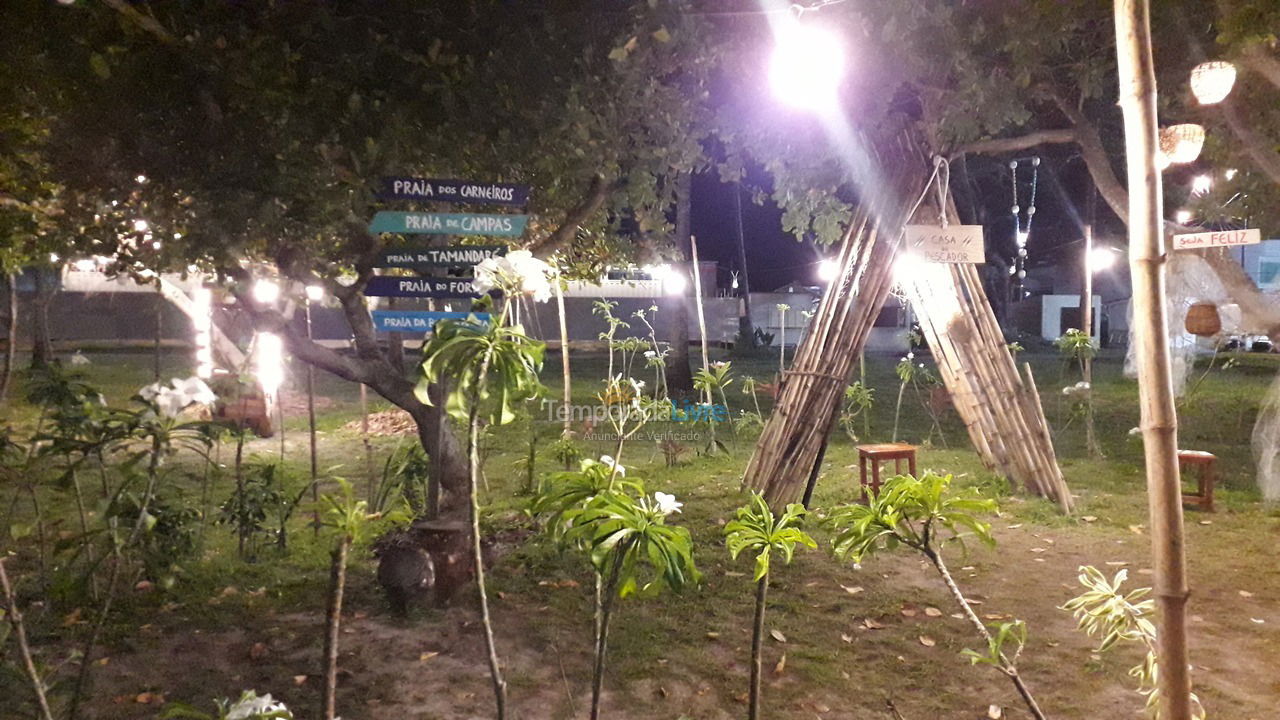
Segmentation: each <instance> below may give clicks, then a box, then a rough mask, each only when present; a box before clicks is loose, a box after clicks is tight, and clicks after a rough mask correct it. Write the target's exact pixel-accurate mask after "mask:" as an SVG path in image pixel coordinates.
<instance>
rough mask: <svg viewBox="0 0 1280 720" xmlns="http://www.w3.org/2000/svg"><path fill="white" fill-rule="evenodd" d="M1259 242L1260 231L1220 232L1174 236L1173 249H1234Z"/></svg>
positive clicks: (1260, 237) (1260, 239)
mask: <svg viewBox="0 0 1280 720" xmlns="http://www.w3.org/2000/svg"><path fill="white" fill-rule="evenodd" d="M1260 242H1262V231H1261V230H1257V229H1254V230H1220V231H1218V232H1202V233H1188V234H1186V235H1174V236H1173V249H1174V250H1196V249H1198V248H1218V247H1236V246H1237V245H1257V244H1258V243H1260Z"/></svg>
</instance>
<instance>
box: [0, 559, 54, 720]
mask: <svg viewBox="0 0 1280 720" xmlns="http://www.w3.org/2000/svg"><path fill="white" fill-rule="evenodd" d="M4 560H5V559H4V558H0V589H3V591H4V601H5V605H4V606H5V611H6V613H5V614H6V615H7V616H8V620H9V625H10V627H12V628H13V634H14V636H15V637H17V638H18V655H19V657H21V658H22V669H23V671H25V672H26V674H27V679H28V680H29V681H30V682H31V692H32V694H33V695H35V697H36V706H37V707H38V708H39V709H40V718H41V720H53V713H52V712H50V710H49V700H48V699H47V697H46V696H45V691H44V690H45V688H44V680H42V679H41V678H40V673H39V671H37V670H36V664H35V662H34V661H33V660H32V659H31V646H30V645H28V644H27V630H26V627H25V626H24V625H23V624H22V613H21V612H20V611H19V610H18V600H17V597H16V594H15V593H14V591H13V587H12V586H11V585H10V584H9V575H8V574H7V573H6V572H5V570H4Z"/></svg>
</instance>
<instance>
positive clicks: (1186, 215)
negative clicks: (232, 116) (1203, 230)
mask: <svg viewBox="0 0 1280 720" xmlns="http://www.w3.org/2000/svg"><path fill="white" fill-rule="evenodd" d="M1191 217H1192V216H1191V211H1190V210H1179V211H1178V212H1176V213H1174V214H1173V219H1174V220H1176V221H1177V222H1178V224H1179V225H1186V224H1187V223H1189V222H1191Z"/></svg>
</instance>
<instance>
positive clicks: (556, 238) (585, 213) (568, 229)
mask: <svg viewBox="0 0 1280 720" xmlns="http://www.w3.org/2000/svg"><path fill="white" fill-rule="evenodd" d="M611 188H612V185H611V184H610V183H609V182H606V181H605V179H604V176H603V175H599V174H597V175H595V176H594V177H592V178H591V185H590V186H589V187H588V188H587V195H586V197H585V198H583V200H582V202H581V203H579V204H578V206H577V207H575V208H573V209H571V210H570V211H569V212H568V214H566V215H565V216H564V222H562V223H560V227H558V228H556V230H555V232H553V233H551V234H550V235H548V236H547V237H546V239H544V240H543V241H542V242H540V243H534V244H532V245H529V246H528V247H526V248H525V249H526V250H529V251H531V252H532V253H533V254H534V255H537V256H538V257H540V258H547V257H550V256H552V255H554V254H555V253H556V252H557V251H558V250H560V249H562V248H564V247H566V246H567V245H569V244H570V243H571V242H573V238H574V236H575V235H577V232H578V228H580V227H582V224H583V223H585V222H586V221H587V220H589V219H590V218H591V216H592V215H594V214H595V213H596V211H597V210H599V209H600V207H601V206H602V205H604V201H605V199H606V198H607V197H609V190H610V189H611Z"/></svg>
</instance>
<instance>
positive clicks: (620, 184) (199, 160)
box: [11, 0, 705, 513]
mask: <svg viewBox="0 0 1280 720" xmlns="http://www.w3.org/2000/svg"><path fill="white" fill-rule="evenodd" d="M681 5H682V4H681V3H678V2H664V3H636V4H635V5H634V7H630V8H628V9H627V11H625V12H614V11H612V10H608V9H598V8H597V7H596V6H595V5H594V4H592V3H587V2H564V3H556V4H554V5H552V6H546V7H544V6H541V5H539V6H537V7H534V6H532V5H521V6H520V7H518V8H511V7H508V6H506V5H500V4H496V3H489V2H482V1H481V0H474V1H473V2H468V3H454V4H445V5H443V6H442V5H438V4H433V5H431V6H424V5H422V4H420V3H412V2H407V1H401V2H389V3H388V2H362V3H354V4H347V5H343V6H333V5H330V4H305V5H298V4H289V5H283V6H277V5H250V6H227V5H225V4H224V3H221V2H213V1H209V2H197V3H185V2H176V1H173V2H158V3H153V4H150V5H148V6H146V7H145V8H138V7H137V6H133V5H130V4H126V3H119V2H109V3H104V4H102V5H85V6H74V7H69V8H55V9H54V11H53V12H50V11H49V6H48V5H47V4H44V3H40V4H39V5H38V6H37V4H36V3H35V2H34V0H33V1H32V2H28V3H26V4H25V5H23V6H22V7H21V10H22V11H23V12H25V13H26V14H27V15H39V16H40V19H41V21H42V22H40V23H31V24H26V23H15V24H14V27H17V28H21V29H20V30H19V33H20V34H24V38H23V40H24V46H30V47H34V48H37V53H36V54H38V55H40V56H41V57H42V58H44V62H43V63H42V70H41V72H39V73H35V72H32V73H22V72H21V71H20V67H21V63H19V62H16V61H15V62H14V63H11V64H12V65H13V66H14V67H17V68H19V70H18V71H16V72H18V74H19V76H18V77H17V78H15V81H16V82H17V84H18V85H19V86H20V87H23V88H31V89H33V90H35V91H38V90H40V89H42V88H46V87H48V86H49V85H50V83H53V82H56V83H57V86H58V87H60V88H63V89H64V90H65V92H67V93H69V94H71V97H70V99H69V101H68V102H65V103H62V104H60V105H59V108H58V110H59V111H58V113H57V115H56V123H55V127H56V129H57V133H56V134H55V137H56V138H57V142H56V143H55V144H54V145H53V147H52V148H51V152H50V156H51V161H50V162H51V175H52V176H53V177H55V178H63V179H67V180H68V182H69V183H70V184H71V185H72V186H73V189H74V191H75V192H77V193H79V194H81V195H82V196H83V197H84V198H86V201H85V203H84V206H85V207H84V208H83V209H84V215H85V216H86V217H88V218H90V220H89V221H88V222H86V224H85V229H84V232H82V233H80V234H79V235H78V237H77V238H76V239H75V240H74V241H71V242H70V247H71V249H74V250H78V251H79V252H80V253H83V254H88V253H90V252H92V253H94V254H102V255H106V256H109V257H112V258H114V259H115V265H114V267H113V269H114V270H115V271H117V272H129V273H134V274H148V275H149V273H152V272H160V271H165V270H183V269H185V268H187V267H188V266H189V265H192V264H194V265H196V266H197V267H198V268H199V269H201V270H203V271H205V272H209V273H212V274H213V275H214V276H215V277H216V278H217V279H218V280H219V281H221V282H225V283H227V284H228V285H229V286H230V287H231V288H232V289H233V291H234V292H235V294H236V297H237V305H238V307H240V308H241V309H242V311H243V312H245V313H246V314H247V315H248V316H250V317H251V319H252V321H253V323H254V326H255V327H256V328H257V329H259V330H271V331H274V332H277V333H279V334H280V335H281V336H282V338H283V340H284V342H285V344H286V347H287V350H288V351H289V352H290V354H291V355H292V356H294V357H295V358H297V359H299V360H302V361H303V362H307V363H310V364H312V365H314V366H316V367H319V368H322V369H324V370H327V371H329V372H332V373H334V374H336V375H338V376H340V377H342V378H345V379H347V380H351V381H353V382H361V383H364V384H366V385H368V386H369V387H370V388H372V389H373V390H374V391H375V392H377V393H378V394H380V395H382V396H383V397H384V398H386V399H387V400H389V401H391V402H392V403H393V404H395V405H397V406H399V407H401V408H403V409H404V410H406V411H407V412H408V413H409V414H410V415H411V416H412V417H413V418H414V420H415V422H416V423H417V425H418V428H419V436H420V439H421V441H422V443H423V446H424V448H426V449H427V450H428V452H429V453H430V454H431V455H432V456H433V459H435V460H437V461H438V463H439V465H440V466H441V467H442V468H443V471H442V472H441V473H440V477H439V478H438V480H439V482H440V484H441V486H442V488H443V490H444V491H445V492H444V500H443V507H444V508H445V510H446V511H447V512H453V513H459V512H463V511H464V510H465V508H466V505H467V502H466V500H467V498H466V477H467V473H466V462H465V459H464V456H463V453H462V451H461V448H460V447H459V444H458V442H457V440H456V438H455V436H454V435H453V433H452V432H451V431H450V430H449V427H448V425H447V423H446V422H445V421H444V419H443V416H442V415H441V413H440V412H439V411H438V410H437V409H435V408H437V407H439V405H440V404H441V403H438V402H437V403H435V404H434V405H428V404H426V403H424V402H422V401H421V400H419V399H418V398H417V397H415V395H414V393H413V387H414V381H413V379H412V378H407V377H405V376H404V374H402V373H400V372H399V371H398V370H397V368H396V363H395V362H394V357H393V353H391V352H388V350H387V349H385V348H384V347H383V345H382V344H381V343H380V342H379V341H378V338H377V336H376V335H375V332H374V329H373V325H372V322H371V319H370V316H369V313H368V310H367V308H366V305H365V302H364V299H363V295H362V290H363V288H364V286H365V284H366V283H367V282H368V280H369V278H370V277H372V275H373V274H374V264H375V260H376V258H377V256H378V254H379V252H380V251H381V250H382V249H383V248H386V247H390V246H395V245H398V244H401V243H404V242H405V241H404V240H401V239H399V238H394V237H386V236H383V237H379V236H376V235H373V234H371V233H370V232H369V231H368V229H367V222H368V219H369V218H370V217H371V216H372V214H373V212H374V211H375V210H376V209H378V208H380V207H383V206H382V205H381V204H380V203H379V202H378V200H377V199H376V197H375V191H376V190H377V180H378V178H379V177H381V176H386V175H407V174H415V173H421V174H431V175H436V176H457V177H473V178H478V179H493V180H506V181H517V182H525V183H528V184H530V185H532V186H533V187H534V188H535V191H534V194H533V199H532V202H531V204H530V207H529V214H530V215H531V222H530V224H529V225H530V231H529V233H528V236H527V238H526V239H525V242H524V245H525V247H527V248H529V249H532V250H534V251H535V253H537V254H538V255H540V256H543V257H550V256H553V255H558V256H559V257H560V258H561V264H563V265H566V266H569V267H571V268H572V269H574V270H577V271H579V272H591V271H593V270H596V271H598V269H599V267H600V265H601V263H602V262H604V261H606V260H617V259H620V258H625V257H628V256H630V255H633V254H635V253H637V252H639V251H641V250H643V249H644V248H645V247H646V246H654V245H660V244H662V243H663V242H665V241H666V238H667V237H669V236H668V229H667V228H668V222H667V220H666V215H665V213H666V211H667V209H668V208H669V207H670V205H671V198H672V192H673V189H672V183H671V182H670V177H671V176H672V174H673V173H678V172H684V171H688V170H690V169H692V166H691V162H692V161H691V160H689V158H692V157H696V156H697V155H698V153H699V152H700V148H699V145H698V141H697V138H696V137H695V136H694V135H693V134H691V133H689V132H688V128H689V127H690V126H691V125H692V121H691V119H690V118H691V117H692V116H693V115H694V114H695V111H699V110H698V108H697V107H696V105H694V104H690V103H688V102H687V100H686V96H685V94H684V93H685V91H686V89H687V88H688V87H689V85H690V83H693V84H694V85H695V86H696V83H697V82H700V80H699V78H701V77H702V76H703V75H705V63H704V62H703V57H704V56H703V55H701V54H698V53H689V52H687V50H688V49H689V48H696V47H698V37H697V35H696V34H695V33H694V32H693V23H696V22H697V21H696V19H693V18H690V17H689V16H687V15H684V14H682V13H680V12H679V10H680V8H681ZM446 28H447V29H448V30H447V32H445V31H444V30H442V29H446ZM495 29H500V31H495ZM533 29H536V31H533ZM15 60H16V58H15ZM158 67H163V68H166V72H165V73H163V74H159V73H156V72H155V69H156V68H158ZM546 68H557V72H554V73H548V72H545V69H546ZM50 78H52V79H50ZM113 202H114V204H112V203H113ZM125 209H127V211H128V213H129V214H131V215H130V216H123V214H124V212H125ZM422 209H438V207H437V206H423V208H422ZM603 210H607V212H602V211H603ZM121 220H123V221H124V222H125V223H126V224H125V225H124V226H123V227H121V226H120V225H119V221H121ZM137 220H145V221H146V227H145V229H144V230H136V231H135V230H133V229H131V228H130V226H129V224H128V223H131V222H136V221H137ZM620 229H621V230H625V231H626V233H625V235H619V234H618V232H617V231H618V230H620ZM439 240H443V238H440V239H439ZM619 240H621V242H619ZM64 254H67V253H64ZM276 274H278V275H279V276H280V277H281V278H282V279H284V280H285V281H286V295H287V296H292V297H295V298H296V297H300V295H301V290H302V287H303V286H304V285H306V284H311V283H320V284H323V285H324V286H325V287H326V288H327V289H328V291H329V292H330V293H331V294H332V296H333V297H334V298H335V299H336V301H337V303H338V304H339V305H340V306H341V308H342V310H343V313H344V315H345V317H346V319H347V321H348V323H349V324H350V327H351V331H352V335H353V337H354V347H355V353H354V355H351V356H348V355H343V354H340V353H337V352H334V351H333V350H330V349H328V348H325V347H323V346H320V345H318V344H315V343H312V342H310V341H308V340H307V339H306V337H305V336H304V334H303V333H302V332H301V331H300V329H299V328H297V327H295V325H294V324H293V323H292V322H291V317H290V305H291V303H288V302H285V303H283V304H281V305H271V306H264V305H262V304H259V303H255V302H253V301H252V299H251V298H250V295H249V292H248V290H249V288H250V285H251V283H252V282H253V281H254V279H255V278H256V277H261V276H263V275H276ZM340 279H341V280H342V281H341V282H340ZM433 393H435V394H436V396H438V397H443V392H442V390H441V389H439V388H437V389H435V390H433Z"/></svg>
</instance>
